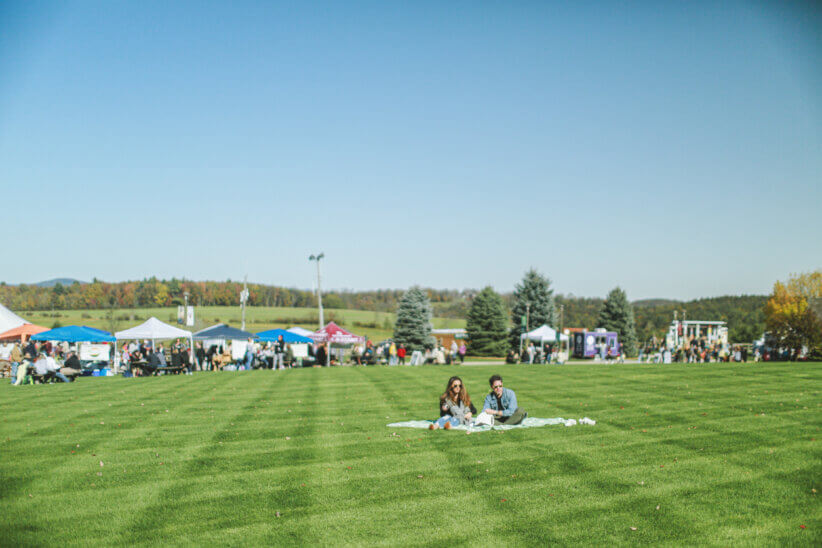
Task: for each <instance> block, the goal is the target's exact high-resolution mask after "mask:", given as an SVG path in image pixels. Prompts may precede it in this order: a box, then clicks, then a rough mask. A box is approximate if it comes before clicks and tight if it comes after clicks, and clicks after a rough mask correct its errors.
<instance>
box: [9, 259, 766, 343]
mask: <svg viewBox="0 0 822 548" xmlns="http://www.w3.org/2000/svg"><path fill="white" fill-rule="evenodd" d="M534 274H535V273H526V277H525V278H524V279H523V283H524V284H525V286H527V287H526V288H525V289H523V290H524V291H526V293H528V294H526V295H523V296H522V298H518V297H517V292H516V291H514V292H512V293H502V294H500V298H501V300H502V303H503V306H504V308H505V310H506V313H507V314H508V315H509V316H510V317H511V318H517V321H519V320H518V319H519V318H520V317H521V316H522V315H525V313H526V309H525V303H526V302H528V301H529V299H530V300H532V301H533V302H534V303H537V302H538V298H537V294H538V293H539V292H540V291H543V290H545V289H548V288H549V285H550V282H549V281H548V280H547V279H546V280H545V283H546V285H545V287H543V288H541V289H539V290H538V291H537V293H533V294H531V293H529V292H532V289H531V285H530V284H533V283H536V284H537V285H539V284H541V283H542V282H539V281H538V280H536V279H535V278H534V277H533V276H534ZM529 277H530V278H529ZM526 282H527V283H526ZM242 288H243V283H242V282H240V281H232V280H227V281H224V282H218V281H190V280H184V279H177V278H172V279H170V280H161V279H158V278H156V277H151V278H146V279H144V280H135V281H126V282H116V283H110V282H104V281H100V280H97V279H95V280H94V281H93V282H91V283H73V284H71V285H61V284H59V283H58V284H56V285H54V286H52V287H40V286H37V285H29V284H21V285H8V284H5V283H0V302H2V303H3V304H4V305H5V306H7V307H9V308H11V309H12V310H17V311H28V310H88V309H106V308H120V309H123V308H149V307H162V306H174V305H179V304H183V302H184V300H185V298H184V294H185V293H186V292H188V294H189V297H188V302H189V304H193V305H198V306H236V305H238V302H239V294H240V291H242ZM248 289H249V305H250V306H277V307H295V308H302V307H315V306H317V298H316V295H315V293H314V292H312V291H310V290H304V289H297V288H286V287H279V286H273V285H265V284H257V283H249V284H248ZM422 291H423V292H424V293H425V294H426V296H427V297H428V300H429V302H430V304H431V310H432V315H433V316H434V317H444V318H461V319H467V318H468V314H469V311H470V309H471V305H472V303H473V300H474V299H475V297H476V296H477V295H479V293H480V291H479V290H475V289H465V290H455V289H430V288H426V289H422ZM405 292H406V291H405V290H400V289H378V290H371V291H330V292H324V293H323V306H324V307H325V308H329V309H352V310H368V311H379V312H394V311H396V310H397V308H398V307H399V304H400V300H401V299H402V297H403V295H404V294H405ZM767 300H768V297H767V296H759V295H742V296H727V297H714V298H706V299H695V300H691V301H684V302H683V301H671V300H657V301H637V302H634V303H633V308H634V316H635V323H636V337H637V339H638V342H639V344H642V343H643V342H644V341H647V340H648V339H650V338H651V337H654V336H656V337H659V336H662V335H664V333H665V332H666V331H667V329H668V325H670V323H671V320H672V319H673V315H674V312H677V314H679V317H680V318H682V317H683V316H684V317H686V318H688V319H705V320H723V321H726V322H728V327H729V330H730V333H729V336H730V339H731V340H732V341H734V342H746V341H751V340H754V339H756V338H758V337H760V336H761V335H762V333H763V332H764V331H765V329H766V326H765V314H764V308H765V303H766V302H767ZM604 302H605V299H602V298H596V297H577V296H574V295H562V294H556V295H554V294H553V291H552V290H551V306H550V311H551V312H550V313H546V314H544V315H543V316H539V313H537V315H536V316H533V317H532V319H531V321H530V322H529V325H531V326H533V327H537V326H539V325H540V324H541V323H548V324H549V325H551V326H553V327H557V328H559V327H560V326H564V327H585V328H588V329H593V328H594V327H600V326H599V325H598V321H599V314H600V311H601V309H602V307H603V303H604ZM534 310H535V311H537V310H540V306H535V307H534ZM538 322H539V323H538ZM509 336H510V337H511V338H512V339H513V338H514V337H517V336H518V334H509Z"/></svg>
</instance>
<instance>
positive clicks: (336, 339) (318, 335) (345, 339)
mask: <svg viewBox="0 0 822 548" xmlns="http://www.w3.org/2000/svg"><path fill="white" fill-rule="evenodd" d="M309 337H311V338H312V339H314V342H317V343H321V342H328V343H331V344H357V343H362V342H365V337H360V336H359V335H354V334H353V333H350V332H348V331H346V330H345V329H343V328H342V327H340V326H339V325H337V324H335V323H334V322H328V325H326V326H325V327H323V328H322V329H320V330H319V331H315V332H314V333H313V334H312V335H309Z"/></svg>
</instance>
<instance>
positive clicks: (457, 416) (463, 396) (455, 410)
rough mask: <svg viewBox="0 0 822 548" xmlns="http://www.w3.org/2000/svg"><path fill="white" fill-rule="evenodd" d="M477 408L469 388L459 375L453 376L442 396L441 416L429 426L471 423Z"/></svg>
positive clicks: (434, 427) (429, 427) (446, 427)
mask: <svg viewBox="0 0 822 548" xmlns="http://www.w3.org/2000/svg"><path fill="white" fill-rule="evenodd" d="M476 412H477V408H476V407H474V404H473V403H471V397H470V396H469V395H468V390H466V389H465V385H464V384H463V383H462V379H460V378H459V377H451V378H450V379H448V384H447V385H446V386H445V392H444V393H443V394H442V396H440V418H439V419H437V420H436V421H435V422H433V423H432V424H430V425H429V426H428V429H429V430H436V429H438V428H445V429H446V430H450V429H451V427H452V426H458V425H460V424H469V423H470V422H471V418H472V417H473V416H474V414H475V413H476Z"/></svg>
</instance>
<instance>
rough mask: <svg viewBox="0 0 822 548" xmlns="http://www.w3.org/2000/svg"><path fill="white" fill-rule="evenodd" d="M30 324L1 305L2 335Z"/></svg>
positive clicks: (0, 328)
mask: <svg viewBox="0 0 822 548" xmlns="http://www.w3.org/2000/svg"><path fill="white" fill-rule="evenodd" d="M26 323H30V322H27V321H26V320H24V319H23V318H21V317H20V316H18V315H17V314H15V313H14V312H12V311H11V310H9V309H8V308H6V307H5V306H3V305H2V304H0V333H5V332H6V331H8V330H9V329H14V328H15V327H20V326H21V325H23V324H26Z"/></svg>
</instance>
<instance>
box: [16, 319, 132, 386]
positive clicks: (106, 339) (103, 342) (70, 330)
mask: <svg viewBox="0 0 822 548" xmlns="http://www.w3.org/2000/svg"><path fill="white" fill-rule="evenodd" d="M31 340H33V341H54V342H68V343H77V355H78V358H79V359H80V361H83V362H111V361H112V355H113V352H112V348H113V347H114V344H113V343H114V342H115V341H116V339H115V338H114V335H112V334H111V333H109V332H108V331H103V330H102V329H95V328H94V327H87V326H85V325H67V326H65V327H58V328H57V329H51V330H49V331H43V332H42V333H37V334H36V335H32V336H31ZM101 371H103V372H104V373H107V374H109V375H111V374H112V372H111V370H109V369H103V370H101ZM95 375H96V373H95Z"/></svg>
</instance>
